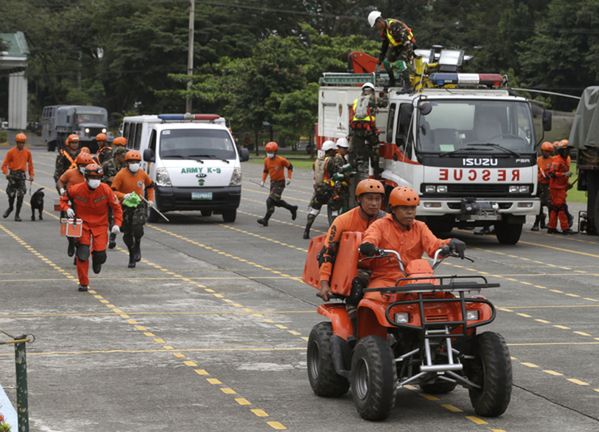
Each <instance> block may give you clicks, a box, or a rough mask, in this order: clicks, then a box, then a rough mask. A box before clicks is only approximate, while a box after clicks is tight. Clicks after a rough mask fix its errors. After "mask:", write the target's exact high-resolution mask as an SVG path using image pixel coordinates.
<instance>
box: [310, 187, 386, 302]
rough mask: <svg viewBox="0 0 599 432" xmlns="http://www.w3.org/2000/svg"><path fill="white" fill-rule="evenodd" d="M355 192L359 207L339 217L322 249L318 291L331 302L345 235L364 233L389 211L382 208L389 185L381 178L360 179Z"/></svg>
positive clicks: (334, 222) (329, 231)
mask: <svg viewBox="0 0 599 432" xmlns="http://www.w3.org/2000/svg"><path fill="white" fill-rule="evenodd" d="M355 195H356V199H357V201H358V207H355V208H353V209H351V210H350V211H348V212H345V213H343V214H342V215H341V216H337V218H335V220H334V221H333V223H332V224H331V226H330V227H329V230H328V231H327V234H326V236H325V241H324V246H323V249H322V252H321V257H322V258H321V260H322V261H321V265H320V292H319V294H318V295H319V296H320V297H321V298H322V299H323V300H324V301H328V300H329V298H330V295H331V285H330V279H331V274H332V273H333V263H334V262H335V256H336V255H337V249H338V247H339V241H340V239H341V235H342V234H343V233H344V232H348V231H353V232H364V231H365V230H366V228H368V227H369V226H370V224H371V223H373V222H374V221H375V220H377V219H380V218H382V217H384V216H385V215H386V214H387V213H385V212H384V211H382V210H381V205H382V203H383V199H384V197H385V188H384V186H383V184H382V183H381V182H380V181H378V180H373V179H365V180H362V181H360V182H359V183H358V185H357V186H356V194H355Z"/></svg>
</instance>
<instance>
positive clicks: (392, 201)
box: [389, 186, 420, 208]
mask: <svg viewBox="0 0 599 432" xmlns="http://www.w3.org/2000/svg"><path fill="white" fill-rule="evenodd" d="M418 204H420V197H419V196H418V193H417V192H416V191H415V190H414V189H412V188H409V187H405V186H397V187H396V188H394V189H393V190H392V191H391V195H389V207H391V208H394V207H397V206H408V207H416V206H417V205H418Z"/></svg>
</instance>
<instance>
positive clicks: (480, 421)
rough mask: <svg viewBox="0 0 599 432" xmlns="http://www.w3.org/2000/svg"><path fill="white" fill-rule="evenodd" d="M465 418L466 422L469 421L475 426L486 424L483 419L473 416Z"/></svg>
mask: <svg viewBox="0 0 599 432" xmlns="http://www.w3.org/2000/svg"><path fill="white" fill-rule="evenodd" d="M466 418H467V419H468V420H470V421H471V422H472V423H474V424H476V425H486V424H488V423H487V422H486V421H484V420H483V419H481V418H478V417H475V416H466Z"/></svg>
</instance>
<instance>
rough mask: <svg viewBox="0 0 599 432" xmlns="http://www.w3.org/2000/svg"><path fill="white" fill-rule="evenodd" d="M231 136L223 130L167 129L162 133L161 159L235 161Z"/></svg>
mask: <svg viewBox="0 0 599 432" xmlns="http://www.w3.org/2000/svg"><path fill="white" fill-rule="evenodd" d="M235 157H236V153H235V146H234V144H233V141H232V140H231V136H230V135H229V134H228V133H227V131H225V130H222V129H165V130H162V131H161V133H160V158H161V159H227V160H228V159H235Z"/></svg>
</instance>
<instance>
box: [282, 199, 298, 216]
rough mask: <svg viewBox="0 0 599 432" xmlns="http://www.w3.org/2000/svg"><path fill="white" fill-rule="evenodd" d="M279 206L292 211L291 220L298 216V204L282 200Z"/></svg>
mask: <svg viewBox="0 0 599 432" xmlns="http://www.w3.org/2000/svg"><path fill="white" fill-rule="evenodd" d="M279 206H281V207H284V208H286V209H287V210H289V211H290V212H291V220H295V219H296V218H297V206H295V205H291V204H289V203H288V202H287V201H283V200H280V201H279Z"/></svg>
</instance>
